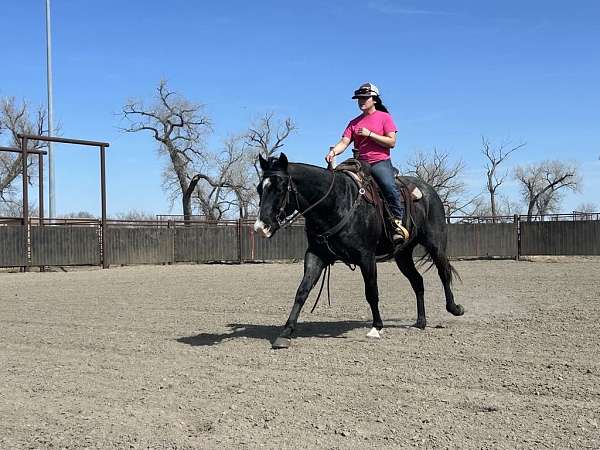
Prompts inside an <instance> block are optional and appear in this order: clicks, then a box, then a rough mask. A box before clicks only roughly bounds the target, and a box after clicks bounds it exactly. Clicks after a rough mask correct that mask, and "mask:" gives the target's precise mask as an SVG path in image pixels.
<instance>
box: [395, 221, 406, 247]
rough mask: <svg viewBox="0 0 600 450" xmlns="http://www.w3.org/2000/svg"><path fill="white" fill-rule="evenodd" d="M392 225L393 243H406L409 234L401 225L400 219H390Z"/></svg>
mask: <svg viewBox="0 0 600 450" xmlns="http://www.w3.org/2000/svg"><path fill="white" fill-rule="evenodd" d="M392 225H393V227H394V233H393V234H392V241H393V243H394V244H398V243H401V242H406V241H408V238H409V237H410V234H409V232H408V230H407V229H406V228H404V226H403V225H402V221H401V220H400V219H392Z"/></svg>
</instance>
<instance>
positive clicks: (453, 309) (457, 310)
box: [446, 303, 465, 316]
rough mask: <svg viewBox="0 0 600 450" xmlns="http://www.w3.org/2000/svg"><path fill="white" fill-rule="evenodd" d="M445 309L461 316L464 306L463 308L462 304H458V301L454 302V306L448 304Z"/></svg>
mask: <svg viewBox="0 0 600 450" xmlns="http://www.w3.org/2000/svg"><path fill="white" fill-rule="evenodd" d="M446 309H447V310H448V312H449V313H450V314H452V315H453V316H462V315H463V314H464V313H465V308H463V306H462V305H459V304H458V303H457V304H455V305H454V306H449V307H448V308H446Z"/></svg>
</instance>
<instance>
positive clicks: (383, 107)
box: [373, 95, 389, 113]
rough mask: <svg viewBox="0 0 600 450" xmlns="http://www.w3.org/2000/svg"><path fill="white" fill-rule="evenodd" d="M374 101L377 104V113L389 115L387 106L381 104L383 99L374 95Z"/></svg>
mask: <svg viewBox="0 0 600 450" xmlns="http://www.w3.org/2000/svg"><path fill="white" fill-rule="evenodd" d="M373 101H374V102H375V109H376V110H377V111H382V112H384V113H389V111H388V110H387V108H386V107H385V105H384V104H383V103H381V97H379V96H378V95H374V96H373Z"/></svg>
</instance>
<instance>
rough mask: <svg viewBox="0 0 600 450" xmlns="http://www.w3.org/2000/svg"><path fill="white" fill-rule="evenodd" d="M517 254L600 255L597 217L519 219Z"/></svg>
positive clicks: (599, 230)
mask: <svg viewBox="0 0 600 450" xmlns="http://www.w3.org/2000/svg"><path fill="white" fill-rule="evenodd" d="M521 255H524V256H526V255H529V256H532V255H600V221H598V220H581V221H573V222H567V221H557V222H521Z"/></svg>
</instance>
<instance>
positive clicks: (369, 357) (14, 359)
mask: <svg viewBox="0 0 600 450" xmlns="http://www.w3.org/2000/svg"><path fill="white" fill-rule="evenodd" d="M454 264H455V266H456V268H457V269H458V271H459V272H460V274H461V276H462V280H463V281H462V283H456V285H455V294H456V299H457V302H458V303H461V304H462V305H463V306H464V307H465V308H466V314H465V315H464V316H463V317H452V316H451V315H449V314H448V313H446V312H445V309H444V302H443V295H442V288H441V284H440V283H439V280H438V279H437V274H436V273H434V272H433V271H432V272H429V273H427V274H426V275H425V282H426V306H427V313H428V327H427V328H426V329H425V330H424V331H420V330H415V329H412V328H410V327H409V325H410V324H412V323H413V322H414V320H415V318H416V307H415V300H414V296H413V293H412V291H411V289H410V286H409V285H408V282H407V281H406V279H404V278H403V277H402V276H401V275H400V274H399V273H398V272H397V270H396V268H395V265H393V264H391V263H384V264H380V265H379V286H380V293H381V308H382V315H383V319H384V323H385V325H386V328H385V329H384V334H383V337H382V339H380V340H372V339H368V338H366V333H367V332H368V330H369V328H370V312H369V309H368V306H367V304H366V301H365V300H364V297H363V294H362V280H361V278H360V274H359V272H358V271H357V272H351V271H350V270H349V269H348V268H346V267H345V266H344V265H340V264H337V265H336V266H335V267H334V268H333V270H332V277H331V280H332V290H333V291H334V293H333V298H332V305H331V307H329V306H327V302H326V299H325V301H322V302H321V303H320V304H319V306H318V307H317V309H316V310H315V313H314V314H310V308H311V307H312V303H313V301H314V297H315V293H316V292H314V293H313V294H312V295H311V297H310V298H309V300H308V303H307V305H306V307H305V309H304V311H303V313H302V315H301V317H300V320H301V325H300V329H299V333H298V337H297V339H295V340H294V341H293V342H292V347H291V348H290V349H289V350H278V351H274V350H271V348H270V341H271V340H272V339H273V338H274V337H275V336H276V334H277V333H278V331H279V330H280V328H281V325H282V324H283V323H284V322H285V320H286V318H287V315H288V312H289V309H290V306H291V303H292V299H293V295H294V292H295V289H296V286H297V284H298V282H299V280H300V278H301V274H302V266H301V265H300V264H263V265H241V266H239V265H176V266H138V267H125V268H115V269H110V270H100V269H93V270H77V271H72V272H68V273H64V272H52V273H28V274H20V273H1V274H0V324H1V325H0V375H1V381H2V382H1V383H0V400H1V401H0V448H84V447H88V448H113V447H114V448H148V447H150V448H156V449H160V448H177V449H187V448H256V447H265V448H272V449H279V448H290V449H291V448H298V447H300V448H340V449H342V448H404V447H407V448H412V447H424V448H477V449H479V448H494V449H496V448H506V449H514V448H577V449H580V448H600V428H599V425H600V358H599V354H600V350H599V349H600V324H599V323H600V298H599V297H600V281H599V280H600V260H598V259H584V258H579V259H563V260H560V259H558V260H556V259H555V260H552V259H550V260H548V259H547V260H542V261H536V262H525V261H522V262H515V261H457V262H455V263H454Z"/></svg>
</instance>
